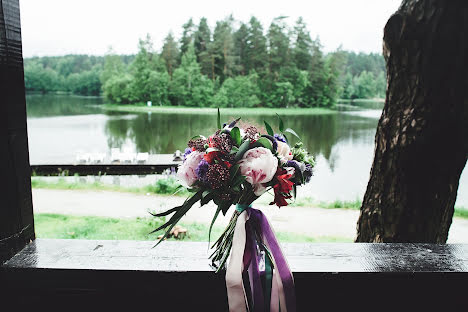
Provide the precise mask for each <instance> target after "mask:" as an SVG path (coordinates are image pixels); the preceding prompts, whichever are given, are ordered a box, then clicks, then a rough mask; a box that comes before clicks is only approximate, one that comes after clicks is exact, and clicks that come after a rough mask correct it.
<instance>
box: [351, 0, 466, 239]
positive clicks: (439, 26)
mask: <svg viewBox="0 0 468 312" xmlns="http://www.w3.org/2000/svg"><path fill="white" fill-rule="evenodd" d="M383 52H384V56H385V60H386V62H387V79H388V86H387V94H386V101H385V107H384V109H383V112H382V116H381V118H380V121H379V124H378V127H377V134H376V137H375V144H376V146H375V156H374V163H373V165H372V169H371V176H370V180H369V183H368V185H367V191H366V194H365V196H364V200H363V204H362V207H361V215H360V217H359V220H358V233H357V239H356V241H357V242H430V243H445V242H446V240H447V236H448V231H449V228H450V225H451V223H452V217H453V211H454V204H455V199H456V197H457V190H458V181H459V178H460V174H461V172H462V171H463V168H464V167H465V164H466V161H467V155H468V1H463V0H454V1H442V0H425V1H418V0H404V1H403V3H402V5H401V7H400V9H399V10H398V11H397V12H396V13H395V14H394V15H393V16H392V17H390V19H389V20H388V22H387V25H386V26H385V30H384V47H383Z"/></svg>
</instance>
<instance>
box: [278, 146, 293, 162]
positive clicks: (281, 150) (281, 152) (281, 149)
mask: <svg viewBox="0 0 468 312" xmlns="http://www.w3.org/2000/svg"><path fill="white" fill-rule="evenodd" d="M277 152H278V158H279V159H280V162H281V164H284V163H286V162H287V161H288V160H292V159H293V154H292V153H291V149H290V148H289V145H288V144H286V143H284V142H281V141H278V149H277Z"/></svg>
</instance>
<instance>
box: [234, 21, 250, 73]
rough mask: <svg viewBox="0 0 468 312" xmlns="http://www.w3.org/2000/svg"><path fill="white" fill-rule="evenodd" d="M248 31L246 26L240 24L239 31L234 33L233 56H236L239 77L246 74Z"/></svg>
mask: <svg viewBox="0 0 468 312" xmlns="http://www.w3.org/2000/svg"><path fill="white" fill-rule="evenodd" d="M248 37H249V29H248V28H247V25H245V24H244V23H241V25H240V27H239V29H238V30H237V31H236V32H235V33H234V47H235V52H234V53H235V55H236V56H237V69H238V72H239V73H240V74H241V75H246V74H247V73H248V68H247V62H248V58H247V54H248V48H249V41H248V40H249V38H248Z"/></svg>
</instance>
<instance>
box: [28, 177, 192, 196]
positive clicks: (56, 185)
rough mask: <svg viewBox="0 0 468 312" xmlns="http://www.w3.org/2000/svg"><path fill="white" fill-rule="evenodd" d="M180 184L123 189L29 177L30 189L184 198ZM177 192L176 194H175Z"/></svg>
mask: <svg viewBox="0 0 468 312" xmlns="http://www.w3.org/2000/svg"><path fill="white" fill-rule="evenodd" d="M179 185H180V183H179V182H178V181H177V179H176V178H174V177H168V178H161V179H158V180H157V181H156V182H155V183H154V184H150V185H145V186H141V187H125V186H120V185H110V184H104V183H101V182H97V181H96V182H93V183H87V182H81V181H79V180H78V179H77V178H75V181H66V180H65V179H64V178H59V179H57V180H55V181H47V180H46V179H43V178H38V177H31V186H32V188H42V189H55V190H89V191H112V192H127V193H135V194H148V193H150V194H159V195H173V194H176V195H181V196H186V195H187V194H188V191H187V190H186V189H184V188H181V189H178V186H179ZM176 192H177V193H176Z"/></svg>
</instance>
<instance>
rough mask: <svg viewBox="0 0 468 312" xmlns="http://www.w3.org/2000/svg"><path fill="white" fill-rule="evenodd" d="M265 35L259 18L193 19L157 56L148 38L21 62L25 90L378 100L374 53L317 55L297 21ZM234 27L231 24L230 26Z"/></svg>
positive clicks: (231, 99)
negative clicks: (93, 52)
mask: <svg viewBox="0 0 468 312" xmlns="http://www.w3.org/2000/svg"><path fill="white" fill-rule="evenodd" d="M286 20H287V18H286V17H278V18H276V19H274V20H273V22H272V23H271V25H270V26H269V28H268V29H267V30H264V29H263V27H262V24H261V23H260V22H259V20H258V19H256V18H255V17H252V18H251V19H250V21H249V22H248V23H242V22H238V21H235V20H234V19H233V18H232V17H228V18H225V19H224V20H221V21H218V22H216V26H215V28H214V29H211V28H210V27H209V26H208V21H207V19H206V18H202V19H200V21H199V23H198V25H197V24H195V23H194V22H193V20H192V19H190V20H189V21H187V23H185V24H184V25H183V27H182V28H183V30H182V36H181V38H180V39H179V40H176V38H175V37H174V35H173V34H172V33H169V34H168V35H167V36H166V38H165V40H164V43H163V46H162V49H161V51H155V49H154V47H153V42H152V40H151V38H150V37H149V36H147V37H146V38H144V39H142V40H140V42H139V45H138V53H137V54H136V55H117V54H115V53H113V52H112V50H110V51H109V53H108V54H107V55H106V56H87V55H66V56H60V57H33V58H28V59H25V85H26V90H27V91H39V92H49V91H66V92H72V93H75V94H81V95H99V94H101V93H103V94H104V95H105V96H106V97H107V98H108V99H109V100H110V101H111V102H113V103H119V104H132V103H139V102H146V101H152V102H153V105H183V106H192V107H194V106H219V107H228V106H229V107H259V106H261V107H291V106H297V107H316V106H325V107H329V106H332V105H334V104H335V103H336V101H337V99H339V98H342V99H356V98H375V97H384V95H385V88H386V78H385V62H384V59H383V57H382V55H381V54H376V53H370V54H364V53H359V54H357V53H354V52H348V51H344V50H342V49H338V50H337V51H334V52H332V53H327V54H325V53H323V51H322V46H321V44H320V40H319V39H318V38H316V39H312V38H311V36H310V33H309V31H308V30H307V27H306V24H305V23H304V21H303V19H302V18H299V19H298V20H297V21H296V22H295V24H294V25H293V26H292V27H291V26H289V25H288V24H287V23H286ZM234 25H238V27H234Z"/></svg>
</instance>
